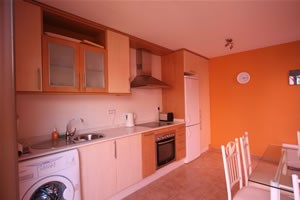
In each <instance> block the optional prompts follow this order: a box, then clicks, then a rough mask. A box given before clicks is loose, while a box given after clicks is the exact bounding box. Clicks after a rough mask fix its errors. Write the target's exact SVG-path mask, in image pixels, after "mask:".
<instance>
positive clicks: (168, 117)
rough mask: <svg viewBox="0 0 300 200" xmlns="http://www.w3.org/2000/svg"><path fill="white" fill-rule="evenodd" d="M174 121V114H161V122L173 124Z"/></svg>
mask: <svg viewBox="0 0 300 200" xmlns="http://www.w3.org/2000/svg"><path fill="white" fill-rule="evenodd" d="M173 120H174V115H173V113H172V112H160V113H159V121H164V122H172V121H173Z"/></svg>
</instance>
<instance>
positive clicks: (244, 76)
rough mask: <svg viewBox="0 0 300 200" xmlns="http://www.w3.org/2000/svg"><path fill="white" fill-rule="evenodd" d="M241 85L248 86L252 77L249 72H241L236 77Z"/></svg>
mask: <svg viewBox="0 0 300 200" xmlns="http://www.w3.org/2000/svg"><path fill="white" fill-rule="evenodd" d="M236 79H237V81H238V82H239V83H240V84H246V83H248V82H249V81H250V75H249V74H248V73H247V72H241V73H239V74H238V75H237V77H236Z"/></svg>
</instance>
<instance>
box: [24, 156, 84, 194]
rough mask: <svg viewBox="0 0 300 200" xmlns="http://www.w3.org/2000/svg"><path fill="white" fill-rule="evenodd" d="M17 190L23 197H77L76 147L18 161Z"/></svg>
mask: <svg viewBox="0 0 300 200" xmlns="http://www.w3.org/2000/svg"><path fill="white" fill-rule="evenodd" d="M19 191H20V193H19V194H20V199H22V200H32V199H34V200H35V199H38V200H50V199H51V200H54V199H55V200H80V175H79V157H78V152H77V150H69V151H64V152H60V153H56V154H51V155H47V156H43V157H38V158H33V159H30V160H25V161H22V162H19Z"/></svg>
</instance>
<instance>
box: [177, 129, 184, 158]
mask: <svg viewBox="0 0 300 200" xmlns="http://www.w3.org/2000/svg"><path fill="white" fill-rule="evenodd" d="M185 140H186V136H185V126H184V125H180V126H178V127H177V128H176V160H181V159H183V158H185V156H186V146H185V145H186V141H185Z"/></svg>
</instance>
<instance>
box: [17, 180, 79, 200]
mask: <svg viewBox="0 0 300 200" xmlns="http://www.w3.org/2000/svg"><path fill="white" fill-rule="evenodd" d="M74 193H75V189H74V186H73V184H72V182H71V181H70V180H69V179H67V178H66V177H64V176H48V177H45V178H44V179H41V180H39V181H38V182H36V183H35V184H34V185H32V186H31V187H30V188H29V190H27V192H26V193H25V195H24V196H23V198H22V200H28V199H30V200H69V199H73V198H74Z"/></svg>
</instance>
